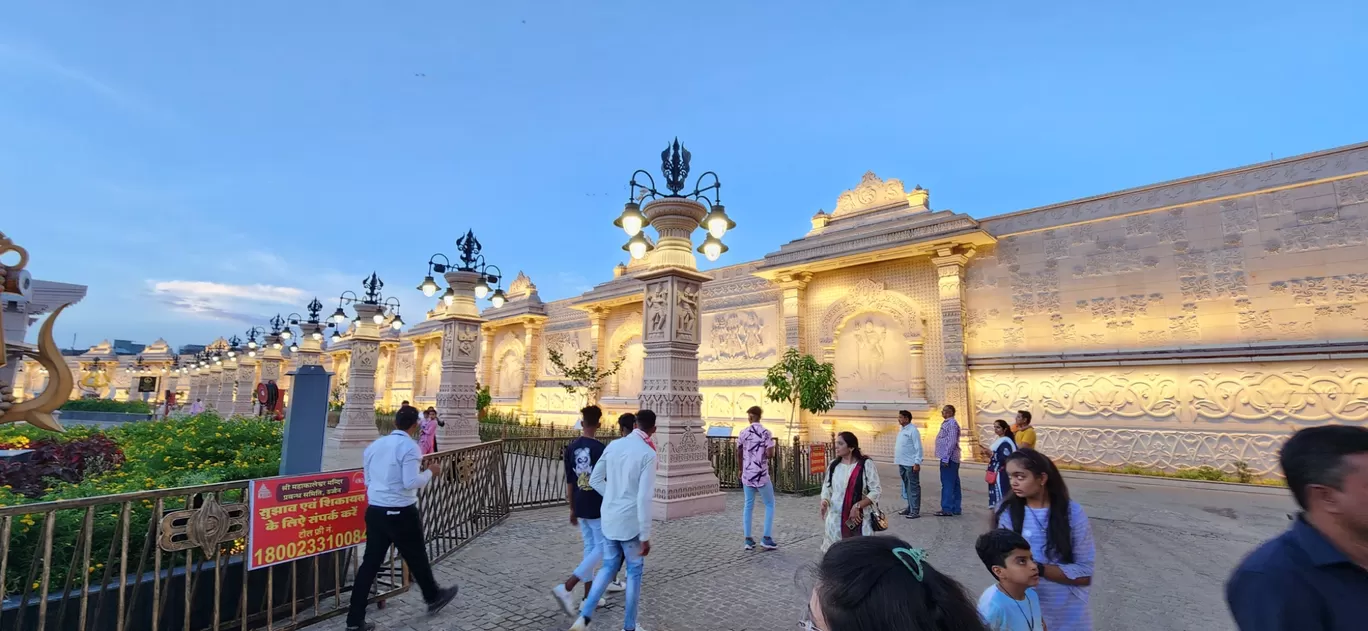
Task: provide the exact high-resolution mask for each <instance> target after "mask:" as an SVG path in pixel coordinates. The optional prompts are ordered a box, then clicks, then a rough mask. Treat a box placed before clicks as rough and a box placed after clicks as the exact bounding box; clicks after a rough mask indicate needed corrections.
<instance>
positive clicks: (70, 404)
mask: <svg viewBox="0 0 1368 631" xmlns="http://www.w3.org/2000/svg"><path fill="white" fill-rule="evenodd" d="M60 409H63V410H69V411H72V412H122V413H124V414H151V413H152V406H150V405H148V404H147V402H145V401H113V400H110V399H72V400H71V401H67V402H66V403H63V404H62V407H61V408H60Z"/></svg>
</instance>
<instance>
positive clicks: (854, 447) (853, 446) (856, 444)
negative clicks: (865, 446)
mask: <svg viewBox="0 0 1368 631" xmlns="http://www.w3.org/2000/svg"><path fill="white" fill-rule="evenodd" d="M836 436H838V437H840V439H841V442H843V443H845V444H846V447H849V448H850V453H851V455H853V456H855V464H857V465H858V464H861V463H863V462H864V461H865V460H866V458H865V455H864V452H863V451H860V439H858V438H856V437H855V435H854V434H852V433H850V432H841V433H839V434H836ZM838 464H841V459H840V458H832V459H831V464H830V465H829V466H828V467H827V484H831V478H832V477H833V476H835V475H836V465H838Z"/></svg>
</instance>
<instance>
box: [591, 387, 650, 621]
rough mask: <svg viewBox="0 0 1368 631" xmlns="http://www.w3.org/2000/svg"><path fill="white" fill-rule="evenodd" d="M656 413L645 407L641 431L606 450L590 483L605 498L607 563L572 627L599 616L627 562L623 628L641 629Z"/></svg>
mask: <svg viewBox="0 0 1368 631" xmlns="http://www.w3.org/2000/svg"><path fill="white" fill-rule="evenodd" d="M655 430H656V415H655V412H652V411H650V410H642V411H640V412H637V415H636V429H635V430H632V433H631V434H630V435H628V436H624V437H622V438H619V439H617V440H615V441H613V442H612V443H611V444H609V445H608V447H607V448H605V449H604V450H603V455H602V456H601V457H599V461H598V463H597V464H595V465H594V472H593V473H592V474H591V475H590V476H589V485H590V486H591V487H593V489H594V490H595V491H598V493H599V495H601V496H603V504H602V506H601V507H600V509H599V513H600V515H601V518H600V521H599V524H600V525H601V526H602V527H603V538H604V551H603V567H600V568H599V571H598V574H597V575H595V576H594V586H593V589H591V590H590V591H589V596H587V597H586V598H585V599H584V604H583V605H582V606H581V607H580V615H579V618H577V619H576V620H575V624H573V625H571V626H570V631H584V630H585V629H588V628H589V621H590V620H592V619H593V617H594V609H595V608H596V607H598V602H599V599H600V598H602V597H603V593H604V592H605V591H607V590H608V584H609V583H610V582H612V580H613V576H615V575H616V574H617V571H618V568H619V567H621V566H622V563H623V560H624V558H625V559H626V563H627V602H626V603H625V606H624V607H623V609H624V611H623V619H622V628H623V631H637V625H636V616H637V601H638V600H640V598H641V572H642V568H643V567H644V566H645V558H646V555H648V554H650V553H651V498H652V496H653V495H654V494H655V473H656V450H655V443H654V442H653V441H652V440H651V435H652V434H655Z"/></svg>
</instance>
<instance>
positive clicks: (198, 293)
mask: <svg viewBox="0 0 1368 631" xmlns="http://www.w3.org/2000/svg"><path fill="white" fill-rule="evenodd" d="M149 286H150V291H151V294H152V296H153V297H154V298H156V299H157V301H158V302H161V303H162V304H164V305H166V306H168V307H171V309H172V310H173V311H176V312H179V313H184V314H187V315H190V316H194V317H197V318H202V319H208V320H229V321H237V322H246V323H257V322H260V321H261V320H263V319H265V318H266V317H267V316H268V315H270V314H269V312H270V311H280V310H282V307H286V308H285V310H291V309H290V308H297V306H298V305H302V304H304V303H305V302H307V301H308V298H306V294H305V292H304V290H302V289H298V288H296V287H282V286H278V285H263V284H255V285H230V284H227V283H215V282H210V281H201V280H164V281H151V282H149Z"/></svg>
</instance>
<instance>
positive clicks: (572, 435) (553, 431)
mask: <svg viewBox="0 0 1368 631" xmlns="http://www.w3.org/2000/svg"><path fill="white" fill-rule="evenodd" d="M614 427H616V426H614ZM579 435H580V432H579V430H574V429H570V428H568V427H553V426H551V425H542V424H541V423H528V424H513V423H480V440H482V441H491V440H504V439H509V438H568V439H570V440H574V439H576V438H578V437H579ZM600 440H602V439H601V438H600Z"/></svg>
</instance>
